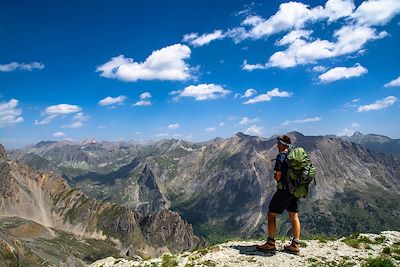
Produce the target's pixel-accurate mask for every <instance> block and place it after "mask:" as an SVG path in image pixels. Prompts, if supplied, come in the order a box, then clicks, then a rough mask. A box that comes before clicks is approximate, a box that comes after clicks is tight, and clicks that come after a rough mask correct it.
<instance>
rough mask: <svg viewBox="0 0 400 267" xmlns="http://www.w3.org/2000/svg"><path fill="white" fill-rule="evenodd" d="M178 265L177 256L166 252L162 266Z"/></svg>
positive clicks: (173, 266) (171, 266) (172, 266)
mask: <svg viewBox="0 0 400 267" xmlns="http://www.w3.org/2000/svg"><path fill="white" fill-rule="evenodd" d="M175 266H178V263H177V262H176V260H175V257H174V256H172V255H169V254H164V255H163V256H162V263H161V267H175Z"/></svg>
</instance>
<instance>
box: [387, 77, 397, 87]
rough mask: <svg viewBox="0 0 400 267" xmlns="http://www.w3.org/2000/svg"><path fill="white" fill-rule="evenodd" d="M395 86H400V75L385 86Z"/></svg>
mask: <svg viewBox="0 0 400 267" xmlns="http://www.w3.org/2000/svg"><path fill="white" fill-rule="evenodd" d="M394 86H400V76H399V77H397V78H396V79H394V80H392V81H390V82H388V83H386V84H385V85H384V87H394Z"/></svg>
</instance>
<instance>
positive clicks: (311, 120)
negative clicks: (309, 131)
mask: <svg viewBox="0 0 400 267" xmlns="http://www.w3.org/2000/svg"><path fill="white" fill-rule="evenodd" d="M321 120H322V119H321V118H320V117H313V118H306V119H302V120H293V121H290V120H287V121H285V122H284V123H282V126H286V125H289V124H292V123H309V122H317V121H321Z"/></svg>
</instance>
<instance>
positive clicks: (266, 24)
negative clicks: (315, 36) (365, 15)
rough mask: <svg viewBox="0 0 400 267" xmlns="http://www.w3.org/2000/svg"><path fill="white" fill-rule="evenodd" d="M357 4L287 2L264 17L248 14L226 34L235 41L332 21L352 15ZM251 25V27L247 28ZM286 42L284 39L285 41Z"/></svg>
mask: <svg viewBox="0 0 400 267" xmlns="http://www.w3.org/2000/svg"><path fill="white" fill-rule="evenodd" d="M354 8H355V6H354V3H353V1H352V0H328V1H327V2H326V4H325V7H323V6H316V7H314V8H311V7H309V6H308V5H306V4H303V3H300V2H294V1H291V2H287V3H282V4H281V5H280V6H279V9H278V11H277V12H276V13H275V14H274V15H272V16H271V17H269V18H268V19H264V18H262V17H260V16H254V15H252V16H248V17H247V18H246V19H245V20H244V21H243V22H242V27H237V28H234V29H231V30H229V31H227V33H226V35H227V36H230V37H232V38H233V39H234V40H235V41H241V40H244V39H247V38H252V39H260V38H264V37H268V36H270V35H272V34H276V33H280V32H283V31H290V30H293V29H294V30H297V29H300V30H301V29H302V28H303V27H304V25H306V24H307V23H310V22H315V21H319V20H323V19H327V20H328V21H330V22H332V21H335V20H338V19H340V18H343V17H349V16H351V15H352V13H353V10H354ZM247 27H249V28H250V29H248V30H247V29H246V28H247ZM283 42H284V41H283Z"/></svg>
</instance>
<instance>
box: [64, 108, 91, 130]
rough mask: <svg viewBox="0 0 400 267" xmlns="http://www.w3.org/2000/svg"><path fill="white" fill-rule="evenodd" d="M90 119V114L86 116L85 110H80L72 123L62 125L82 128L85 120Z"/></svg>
mask: <svg viewBox="0 0 400 267" xmlns="http://www.w3.org/2000/svg"><path fill="white" fill-rule="evenodd" d="M88 119H89V116H86V115H85V114H83V112H79V113H77V114H76V115H75V116H74V117H73V118H72V120H73V122H72V123H71V124H68V125H63V126H61V127H62V128H80V127H82V126H84V125H85V124H84V122H85V121H87V120H88Z"/></svg>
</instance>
